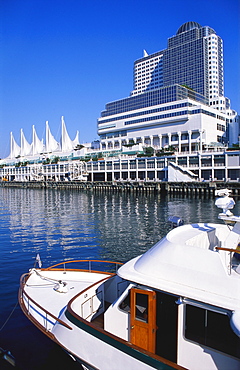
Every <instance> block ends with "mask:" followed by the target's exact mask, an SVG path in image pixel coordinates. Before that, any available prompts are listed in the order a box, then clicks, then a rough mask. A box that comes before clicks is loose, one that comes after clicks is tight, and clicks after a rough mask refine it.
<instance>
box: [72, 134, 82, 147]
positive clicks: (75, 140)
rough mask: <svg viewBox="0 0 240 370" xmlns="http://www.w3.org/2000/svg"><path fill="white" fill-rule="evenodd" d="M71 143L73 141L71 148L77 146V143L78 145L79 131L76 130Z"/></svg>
mask: <svg viewBox="0 0 240 370" xmlns="http://www.w3.org/2000/svg"><path fill="white" fill-rule="evenodd" d="M72 143H73V149H74V148H75V147H76V146H77V145H79V144H80V143H79V131H77V133H76V137H75V139H74V140H73V141H72Z"/></svg>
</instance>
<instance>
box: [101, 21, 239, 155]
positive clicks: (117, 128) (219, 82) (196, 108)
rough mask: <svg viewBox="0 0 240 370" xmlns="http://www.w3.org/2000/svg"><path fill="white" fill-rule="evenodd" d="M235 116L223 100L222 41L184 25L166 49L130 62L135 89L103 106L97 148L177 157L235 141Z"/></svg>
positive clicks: (206, 29)
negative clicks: (148, 149)
mask: <svg viewBox="0 0 240 370" xmlns="http://www.w3.org/2000/svg"><path fill="white" fill-rule="evenodd" d="M236 114H237V113H236V112H235V111H232V110H231V109H230V100H229V99H228V98H226V97H224V80H223V42H222V39H221V38H220V37H219V36H218V35H217V34H216V32H215V31H214V29H212V28H211V27H209V26H204V27H202V26H201V25H200V24H199V23H197V22H187V23H184V24H183V25H182V26H181V27H180V28H179V29H178V30H177V33H176V35H175V36H172V37H170V38H169V39H168V45H167V49H164V50H161V51H158V52H156V53H154V54H151V55H149V54H148V53H147V52H146V51H145V50H144V55H143V57H142V58H141V59H138V60H136V61H135V63H134V90H133V91H132V92H131V94H130V96H129V97H127V98H124V99H121V100H117V101H114V102H111V103H108V104H106V107H105V110H103V111H102V112H101V117H100V118H99V119H98V134H99V136H100V139H101V149H102V150H108V149H121V148H122V147H124V146H126V145H129V143H132V142H134V143H141V144H142V145H143V146H146V145H149V146H152V147H154V148H155V149H159V148H166V147H168V146H174V147H175V148H177V150H178V152H179V153H181V152H184V153H186V152H188V153H191V152H196V151H197V150H204V149H205V148H208V147H211V145H213V143H215V146H216V145H217V146H220V147H221V146H222V147H223V146H224V145H225V146H226V145H227V144H229V143H235V142H236V140H238V134H237V132H238V124H237V121H236ZM236 138H237V139H236Z"/></svg>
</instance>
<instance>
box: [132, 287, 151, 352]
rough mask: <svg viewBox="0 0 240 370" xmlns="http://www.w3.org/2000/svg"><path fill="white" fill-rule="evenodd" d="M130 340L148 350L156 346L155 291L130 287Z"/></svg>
mask: <svg viewBox="0 0 240 370" xmlns="http://www.w3.org/2000/svg"><path fill="white" fill-rule="evenodd" d="M130 300H131V306H130V307H131V319H130V325H131V326H130V328H131V335H130V338H131V342H132V344H135V345H136V346H138V347H141V348H143V349H145V350H147V351H149V352H152V353H155V347H156V328H157V327H156V293H155V292H153V291H147V290H142V289H135V288H133V289H131V295H130Z"/></svg>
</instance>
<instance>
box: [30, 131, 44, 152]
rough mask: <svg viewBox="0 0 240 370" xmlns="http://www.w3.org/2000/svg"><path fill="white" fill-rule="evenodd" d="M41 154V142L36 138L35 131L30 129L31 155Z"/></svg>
mask: <svg viewBox="0 0 240 370" xmlns="http://www.w3.org/2000/svg"><path fill="white" fill-rule="evenodd" d="M42 152H43V140H40V139H39V138H38V136H37V133H36V129H35V127H34V125H33V127H32V155H36V154H40V153H42Z"/></svg>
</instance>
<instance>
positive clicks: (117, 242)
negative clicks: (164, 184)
mask: <svg viewBox="0 0 240 370" xmlns="http://www.w3.org/2000/svg"><path fill="white" fill-rule="evenodd" d="M214 201H215V200H214V199H212V198H197V197H196V198H188V197H183V196H166V197H165V198H163V197H160V196H157V195H154V194H148V195H143V194H140V195H136V194H127V193H112V194H111V193H107V194H103V193H92V192H90V191H89V192H85V191H79V190H73V189H72V190H56V189H15V188H12V189H11V188H0V282H1V289H0V347H1V348H3V349H5V350H10V351H11V353H12V355H13V356H14V357H15V360H16V367H15V368H17V369H22V370H32V369H33V370H34V369H36V370H38V369H42V368H48V366H49V364H50V363H54V366H55V367H56V368H58V369H59V370H61V369H66V367H67V368H68V369H69V370H71V369H76V368H78V366H77V364H76V363H75V362H74V361H73V360H72V359H71V358H70V357H69V356H68V355H66V354H65V353H64V352H63V351H62V350H61V349H60V348H59V347H58V346H56V345H55V344H54V343H53V342H51V341H50V340H49V339H48V338H47V337H45V336H44V334H42V333H41V332H39V331H38V330H37V329H36V328H35V327H34V325H33V324H31V323H30V321H28V320H27V318H26V317H25V316H24V314H23V313H22V312H21V310H20V308H19V306H18V304H17V295H18V286H19V279H20V276H21V275H22V274H23V273H25V272H27V271H28V269H29V268H31V267H33V265H34V262H35V257H36V255H37V254H38V253H39V254H40V257H41V260H42V263H43V267H47V266H50V265H53V264H55V263H57V262H60V261H63V260H71V259H75V260H76V259H105V260H112V261H119V262H125V261H127V260H129V259H130V258H132V257H135V256H137V255H139V254H142V253H143V252H145V251H146V250H148V249H149V248H150V247H151V246H152V245H153V244H154V243H155V242H157V241H158V240H159V239H160V238H161V237H163V236H164V235H165V234H166V232H167V231H168V230H169V229H170V226H169V224H168V222H167V221H168V218H169V217H170V216H173V215H175V216H179V217H182V218H183V220H184V222H185V223H193V222H217V216H218V214H219V210H218V209H217V208H216V207H215V205H214ZM235 201H236V207H235V209H234V213H235V214H236V215H239V214H240V200H238V198H236V199H235ZM219 222H221V221H219ZM79 345H81V343H79ZM0 367H1V368H3V369H11V368H13V367H12V366H11V365H9V364H8V363H6V362H2V361H1V363H0Z"/></svg>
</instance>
